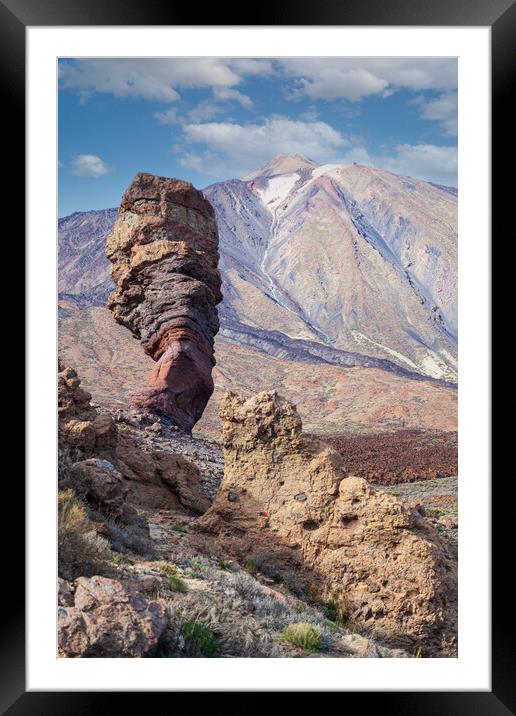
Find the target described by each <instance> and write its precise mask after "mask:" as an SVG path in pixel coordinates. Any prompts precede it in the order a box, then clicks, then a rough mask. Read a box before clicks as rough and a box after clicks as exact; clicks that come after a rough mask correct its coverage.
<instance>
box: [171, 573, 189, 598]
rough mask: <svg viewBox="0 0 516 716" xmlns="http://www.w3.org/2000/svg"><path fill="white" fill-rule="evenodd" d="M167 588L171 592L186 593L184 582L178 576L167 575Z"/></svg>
mask: <svg viewBox="0 0 516 716" xmlns="http://www.w3.org/2000/svg"><path fill="white" fill-rule="evenodd" d="M168 586H169V587H170V591H171V592H181V593H182V594H185V593H186V592H187V591H188V587H187V586H186V582H185V581H184V579H182V578H181V577H180V576H179V574H169V575H168Z"/></svg>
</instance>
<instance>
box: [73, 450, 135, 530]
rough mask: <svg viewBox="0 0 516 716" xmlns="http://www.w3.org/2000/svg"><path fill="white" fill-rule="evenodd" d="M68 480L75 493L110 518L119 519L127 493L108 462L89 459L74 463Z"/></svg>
mask: <svg viewBox="0 0 516 716" xmlns="http://www.w3.org/2000/svg"><path fill="white" fill-rule="evenodd" d="M69 478H70V481H71V484H72V485H73V487H74V489H75V492H76V493H77V494H78V495H82V496H83V497H84V498H85V499H86V500H87V501H88V502H89V503H90V504H92V505H93V506H95V507H96V508H97V509H99V510H101V511H102V512H104V513H107V514H108V515H109V516H110V517H120V516H121V515H122V512H123V509H124V504H125V501H126V498H127V494H128V492H129V488H128V486H127V484H126V482H125V480H124V479H123V477H122V475H121V473H120V472H119V471H118V470H117V469H116V468H115V466H114V465H113V464H112V463H111V462H109V461H108V460H101V459H99V458H89V459H87V460H81V461H80V462H76V463H74V464H73V465H72V466H71V468H70V472H69Z"/></svg>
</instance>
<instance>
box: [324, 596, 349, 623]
mask: <svg viewBox="0 0 516 716" xmlns="http://www.w3.org/2000/svg"><path fill="white" fill-rule="evenodd" d="M319 604H320V605H321V608H322V610H323V612H324V616H325V617H326V619H328V620H329V621H330V622H334V623H335V624H345V623H346V622H347V621H348V615H347V613H346V611H345V610H344V609H343V608H342V606H341V605H340V604H339V603H338V602H336V601H333V600H330V601H328V602H323V601H321V602H319Z"/></svg>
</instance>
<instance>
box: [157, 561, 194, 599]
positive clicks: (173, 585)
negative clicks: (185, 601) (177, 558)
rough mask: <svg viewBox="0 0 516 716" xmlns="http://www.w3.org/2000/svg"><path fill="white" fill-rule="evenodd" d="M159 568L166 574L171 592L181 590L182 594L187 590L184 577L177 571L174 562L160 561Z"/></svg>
mask: <svg viewBox="0 0 516 716" xmlns="http://www.w3.org/2000/svg"><path fill="white" fill-rule="evenodd" d="M159 568H160V569H161V571H162V572H165V574H166V575H167V577H168V586H169V587H170V591H171V592H181V593H183V594H184V593H185V592H187V591H188V587H187V586H186V583H185V581H184V579H183V578H182V577H181V576H180V575H179V574H178V573H177V569H176V567H175V565H174V564H170V563H169V562H160V564H159Z"/></svg>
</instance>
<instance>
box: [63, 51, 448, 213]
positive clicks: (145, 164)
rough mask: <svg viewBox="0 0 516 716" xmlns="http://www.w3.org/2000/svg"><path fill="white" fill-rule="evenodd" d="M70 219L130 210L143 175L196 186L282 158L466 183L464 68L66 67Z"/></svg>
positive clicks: (395, 64) (161, 62)
mask: <svg viewBox="0 0 516 716" xmlns="http://www.w3.org/2000/svg"><path fill="white" fill-rule="evenodd" d="M58 137H59V215H60V216H66V215H67V214H70V213H72V212H74V211H85V210H89V209H102V208H107V207H111V206H117V205H118V204H119V202H120V198H121V196H122V194H123V192H124V190H125V189H126V188H127V186H128V185H129V184H130V183H131V181H132V179H133V177H134V175H135V174H136V173H137V172H139V171H147V172H151V173H152V174H159V175H162V176H169V177H180V178H182V179H186V180H187V181H191V182H192V183H193V184H194V185H195V186H196V187H198V188H201V189H202V188H203V187H205V186H207V185H208V184H212V183H213V182H216V181H221V180H224V179H229V178H234V177H241V176H244V175H245V174H246V173H248V172H249V171H251V170H253V169H257V168H258V167H260V166H263V165H264V164H266V163H267V162H268V161H269V160H270V159H271V158H272V157H273V156H274V155H275V154H279V153H282V154H289V153H302V154H305V155H307V156H308V157H310V158H311V159H313V160H315V161H317V162H320V163H332V164H333V163H350V162H353V161H356V162H358V163H359V164H368V165H372V166H378V167H382V168H385V169H388V170H389V171H394V172H396V173H399V174H408V175H409V176H413V177H417V178H421V179H426V180H428V181H434V182H437V183H442V184H448V185H451V186H456V185H457V62H456V60H455V59H407V58H403V59H392V58H386V59H382V58H374V59H373V58H371V59H364V58H342V59H341V58H321V59H315V58H307V59H305V58H292V59H286V58H285V59H277V60H271V59H259V58H229V59H224V58H213V59H212V58H186V59H161V58H159V59H158V58H156V59H139V58H133V59H131V58H124V59H80V60H73V59H66V60H60V62H59V133H58Z"/></svg>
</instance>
